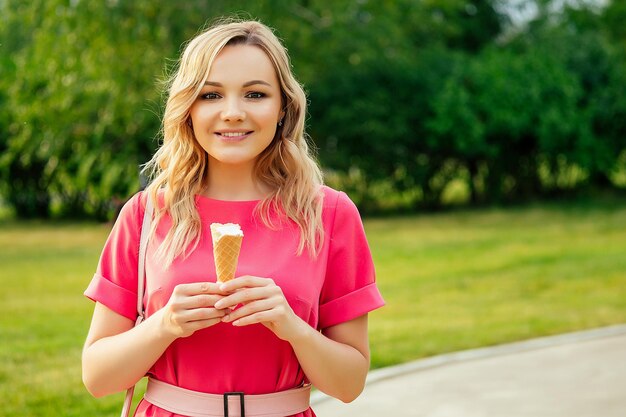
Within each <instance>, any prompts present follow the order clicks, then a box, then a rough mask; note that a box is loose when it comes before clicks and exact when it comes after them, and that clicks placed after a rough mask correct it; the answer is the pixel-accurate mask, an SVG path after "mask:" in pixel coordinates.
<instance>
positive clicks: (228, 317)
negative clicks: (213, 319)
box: [222, 314, 230, 321]
mask: <svg viewBox="0 0 626 417" xmlns="http://www.w3.org/2000/svg"><path fill="white" fill-rule="evenodd" d="M228 320H230V316H229V315H228V314H227V315H225V316H224V317H222V321H228Z"/></svg>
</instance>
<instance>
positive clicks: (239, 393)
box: [224, 391, 246, 417]
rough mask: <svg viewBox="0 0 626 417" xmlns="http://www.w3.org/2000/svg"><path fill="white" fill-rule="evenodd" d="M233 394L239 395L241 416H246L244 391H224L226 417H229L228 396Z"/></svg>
mask: <svg viewBox="0 0 626 417" xmlns="http://www.w3.org/2000/svg"><path fill="white" fill-rule="evenodd" d="M231 395H233V396H238V397H239V407H240V408H241V417H246V410H245V406H244V401H243V392H239V391H237V392H225V393H224V417H228V397H230V396H231Z"/></svg>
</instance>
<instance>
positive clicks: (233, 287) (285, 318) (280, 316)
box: [215, 275, 308, 342]
mask: <svg viewBox="0 0 626 417" xmlns="http://www.w3.org/2000/svg"><path fill="white" fill-rule="evenodd" d="M220 290H221V291H223V292H227V293H231V294H230V295H228V296H226V297H224V298H222V299H221V300H219V301H218V302H216V303H215V308H217V309H225V308H234V307H235V306H236V305H238V304H241V306H240V307H239V308H237V309H236V310H233V311H232V312H231V313H230V314H228V315H227V316H224V317H223V318H222V322H225V323H229V322H231V323H232V324H233V326H247V325H250V324H255V323H261V324H263V325H264V326H265V327H267V328H268V329H270V330H271V331H272V332H274V334H276V336H278V337H279V338H280V339H282V340H285V341H288V342H290V341H293V340H294V339H295V338H297V337H298V336H299V335H300V334H302V333H303V330H304V328H303V327H302V325H303V324H304V325H306V326H308V325H307V324H306V323H305V322H304V321H303V320H302V319H300V317H298V316H297V315H296V314H295V313H294V312H293V310H292V309H291V306H290V305H289V303H288V302H287V299H286V298H285V295H284V294H283V291H282V289H281V288H280V287H279V286H278V285H276V284H275V283H274V280H272V279H271V278H261V277H254V276H250V275H245V276H241V277H238V278H235V279H233V280H230V281H228V282H226V283H224V284H222V285H221V286H220Z"/></svg>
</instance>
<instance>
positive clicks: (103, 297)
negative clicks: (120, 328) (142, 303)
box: [84, 274, 137, 321]
mask: <svg viewBox="0 0 626 417" xmlns="http://www.w3.org/2000/svg"><path fill="white" fill-rule="evenodd" d="M84 294H85V296H86V297H87V298H89V299H90V300H93V301H97V302H99V303H101V304H104V305H105V306H107V307H108V308H110V309H111V310H113V311H115V312H116V313H118V314H121V315H122V316H124V317H127V318H129V319H130V320H133V321H134V320H135V319H136V318H137V294H135V293H133V292H131V291H129V290H127V289H126V288H123V287H120V286H119V285H117V284H116V283H114V282H112V281H110V280H108V279H106V278H104V277H103V276H101V275H98V274H95V275H94V276H93V279H92V280H91V283H90V284H89V287H87V289H86V290H85V292H84Z"/></svg>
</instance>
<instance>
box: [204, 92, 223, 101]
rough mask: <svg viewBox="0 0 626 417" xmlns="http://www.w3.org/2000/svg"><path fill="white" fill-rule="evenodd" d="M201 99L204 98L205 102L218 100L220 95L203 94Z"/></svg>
mask: <svg viewBox="0 0 626 417" xmlns="http://www.w3.org/2000/svg"><path fill="white" fill-rule="evenodd" d="M200 97H202V98H203V99H205V100H217V99H218V98H220V95H219V94H217V93H206V94H202V95H201V96H200Z"/></svg>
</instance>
